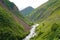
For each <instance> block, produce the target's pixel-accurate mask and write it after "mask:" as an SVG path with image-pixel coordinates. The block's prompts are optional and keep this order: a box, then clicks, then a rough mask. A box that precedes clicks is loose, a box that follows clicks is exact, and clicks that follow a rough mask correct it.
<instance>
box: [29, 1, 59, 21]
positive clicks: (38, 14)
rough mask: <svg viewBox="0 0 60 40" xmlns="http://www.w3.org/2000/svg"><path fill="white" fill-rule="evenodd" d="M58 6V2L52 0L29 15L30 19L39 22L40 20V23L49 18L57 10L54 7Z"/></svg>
mask: <svg viewBox="0 0 60 40" xmlns="http://www.w3.org/2000/svg"><path fill="white" fill-rule="evenodd" d="M53 4H54V5H53ZM57 4H59V3H58V2H57V0H50V1H48V2H46V3H44V4H43V5H41V6H40V7H38V8H36V9H35V10H34V11H33V12H32V13H31V14H30V15H28V18H29V19H30V20H31V21H38V20H39V21H40V20H42V19H46V18H47V17H48V16H50V15H51V12H53V11H54V10H55V9H56V8H54V6H56V5H57ZM56 7H59V5H57V6H56ZM52 8H54V9H52ZM51 10H52V11H51Z"/></svg>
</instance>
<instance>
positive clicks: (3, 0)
mask: <svg viewBox="0 0 60 40" xmlns="http://www.w3.org/2000/svg"><path fill="white" fill-rule="evenodd" d="M0 4H1V5H2V6H3V7H4V8H6V9H8V10H9V11H11V12H12V13H13V14H14V15H16V16H17V17H18V18H20V19H21V20H23V21H24V22H25V23H26V24H28V25H31V24H32V22H30V21H28V20H27V19H26V18H24V17H23V15H22V13H21V12H20V11H19V10H18V8H17V6H16V5H15V4H14V3H12V2H10V1H9V0H0Z"/></svg>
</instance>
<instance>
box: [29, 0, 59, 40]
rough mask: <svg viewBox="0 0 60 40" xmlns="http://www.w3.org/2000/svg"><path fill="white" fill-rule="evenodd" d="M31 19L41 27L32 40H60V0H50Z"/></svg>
mask: <svg viewBox="0 0 60 40" xmlns="http://www.w3.org/2000/svg"><path fill="white" fill-rule="evenodd" d="M30 16H32V17H29V18H30V19H31V20H32V21H33V22H37V23H39V24H40V25H39V26H38V27H37V28H36V33H37V35H36V36H35V37H33V38H31V40H59V39H60V0H49V1H47V2H46V3H44V4H43V5H41V6H40V7H38V8H37V9H36V10H34V11H33V12H32V13H31V14H30Z"/></svg>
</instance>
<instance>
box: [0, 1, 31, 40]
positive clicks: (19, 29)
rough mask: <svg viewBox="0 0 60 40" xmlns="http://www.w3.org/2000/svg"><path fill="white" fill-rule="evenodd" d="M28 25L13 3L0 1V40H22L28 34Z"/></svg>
mask: <svg viewBox="0 0 60 40" xmlns="http://www.w3.org/2000/svg"><path fill="white" fill-rule="evenodd" d="M5 2H6V3H7V4H6V3H5ZM11 6H12V7H11ZM25 22H26V23H25ZM29 25H30V22H28V20H26V19H25V18H24V17H23V16H22V15H20V12H19V10H18V9H17V7H16V6H15V5H14V4H13V3H12V4H11V2H10V1H8V0H0V40H22V39H23V38H24V37H25V36H26V35H27V34H28V33H29V30H30V28H31V27H30V26H29Z"/></svg>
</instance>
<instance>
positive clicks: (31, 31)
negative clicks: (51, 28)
mask: <svg viewBox="0 0 60 40" xmlns="http://www.w3.org/2000/svg"><path fill="white" fill-rule="evenodd" d="M37 26H39V24H35V25H33V26H32V28H31V30H30V33H29V34H28V35H27V36H26V37H25V38H24V39H23V40H30V38H32V37H34V36H35V35H36V32H35V29H36V27H37Z"/></svg>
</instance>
